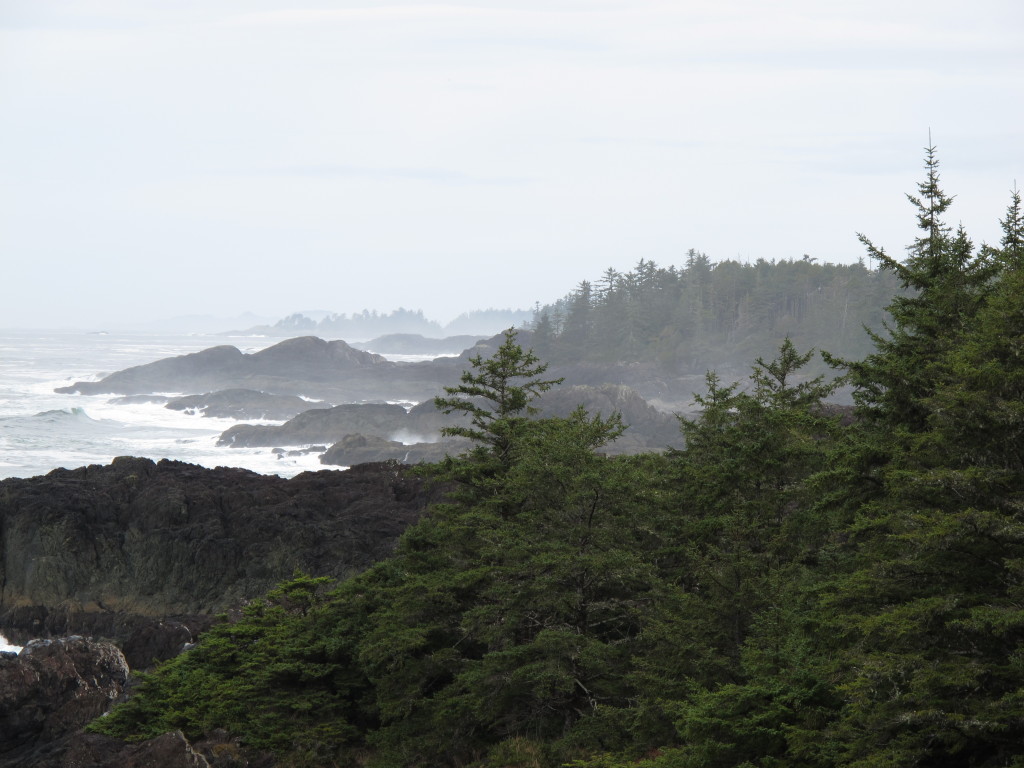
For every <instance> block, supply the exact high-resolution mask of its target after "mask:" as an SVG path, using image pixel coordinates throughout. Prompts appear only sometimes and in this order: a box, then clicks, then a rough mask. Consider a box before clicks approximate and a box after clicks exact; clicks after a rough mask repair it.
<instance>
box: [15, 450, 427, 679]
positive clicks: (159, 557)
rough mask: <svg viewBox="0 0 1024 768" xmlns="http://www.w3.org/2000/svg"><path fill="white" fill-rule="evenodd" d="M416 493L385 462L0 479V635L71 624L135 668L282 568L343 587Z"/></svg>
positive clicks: (411, 517) (153, 467) (138, 465)
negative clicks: (126, 654)
mask: <svg viewBox="0 0 1024 768" xmlns="http://www.w3.org/2000/svg"><path fill="white" fill-rule="evenodd" d="M430 493H439V492H438V491H430V492H429V493H428V491H427V490H425V489H424V487H423V484H422V482H421V481H420V480H418V479H417V478H414V477H410V476H408V475H407V474H406V473H405V472H404V471H403V470H402V468H401V467H399V466H397V465H394V464H377V465H366V466H359V467H354V468H352V469H350V470H348V471H345V472H340V471H332V470H323V471H320V472H306V473H303V474H301V475H298V476H297V477H294V478H292V479H287V480H286V479H284V478H280V477H277V476H267V475H258V474H256V473H253V472H248V471H246V470H240V469H227V468H223V467H221V468H218V469H213V470H211V469H204V468H202V467H197V466H193V465H190V464H184V463H182V462H173V461H161V462H159V463H154V462H152V461H150V460H148V459H136V458H121V459H115V460H114V462H113V463H111V464H110V465H106V466H99V465H93V466H89V467H82V468H80V469H75V470H63V469H60V470H54V471H53V472H51V473H49V474H48V475H45V476H42V477H35V478H28V479H18V478H10V479H7V480H3V481H0V585H2V588H0V631H2V632H3V633H4V634H5V635H6V636H7V637H8V638H9V639H11V640H12V641H15V642H17V641H19V640H24V639H25V638H26V637H31V636H36V637H38V636H40V635H41V634H42V635H46V634H49V633H52V632H78V631H79V628H85V629H87V630H88V631H89V632H90V633H95V634H98V635H102V636H106V637H111V638H113V639H115V640H117V641H118V642H120V643H129V644H130V643H131V642H134V643H135V644H136V645H135V646H133V650H132V653H133V655H134V656H136V657H137V660H138V658H140V657H141V659H142V660H143V662H148V661H149V659H146V658H145V656H144V655H143V654H146V653H149V652H152V650H153V649H154V648H155V647H157V646H161V644H162V645H163V647H167V648H176V647H180V641H181V640H187V635H191V634H194V633H195V632H196V631H198V630H200V629H202V626H201V625H200V624H196V623H195V622H196V621H198V620H199V618H200V617H205V620H206V621H209V620H210V616H211V615H212V614H216V613H219V612H223V611H225V610H227V609H229V608H231V607H232V606H236V605H238V604H240V603H242V602H244V601H246V600H249V599H252V598H255V597H258V596H260V595H262V594H264V593H265V592H267V591H268V590H269V589H270V588H272V587H273V586H274V585H275V584H277V583H279V582H280V581H282V580H284V579H287V578H289V577H290V576H291V575H292V574H293V573H294V572H295V571H296V570H301V571H304V572H306V573H310V574H313V575H323V576H330V577H333V578H343V577H345V576H347V575H349V574H351V573H354V572H357V571H359V570H362V569H364V568H366V567H367V566H369V565H370V564H371V563H373V562H375V561H376V560H379V559H381V558H383V557H385V556H386V555H388V554H389V553H390V552H391V551H392V548H393V547H394V544H395V542H396V541H397V538H398V536H399V535H400V534H401V532H402V531H403V530H405V528H406V527H407V526H408V525H409V524H410V523H412V522H414V521H415V520H416V519H418V517H419V516H420V514H421V513H422V511H423V510H424V508H425V507H426V505H427V504H428V503H429V502H430V501H431V499H432V498H433V497H432V496H431V495H430ZM167 617H177V618H174V619H167ZM161 620H162V621H164V622H165V624H164V625H163V626H159V625H158V624H154V621H155V622H159V621H161ZM147 621H148V622H149V623H147ZM167 621H171V622H177V624H178V625H180V626H177V625H175V624H173V623H172V624H167V623H166V622H167Z"/></svg>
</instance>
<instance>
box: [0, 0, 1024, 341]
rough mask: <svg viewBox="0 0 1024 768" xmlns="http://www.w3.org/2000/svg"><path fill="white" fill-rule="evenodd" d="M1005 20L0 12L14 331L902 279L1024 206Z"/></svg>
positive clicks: (1023, 31) (635, 5) (1023, 135)
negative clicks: (926, 182)
mask: <svg viewBox="0 0 1024 768" xmlns="http://www.w3.org/2000/svg"><path fill="white" fill-rule="evenodd" d="M1022 95H1024V3H1021V2H1020V0H974V2H972V3H970V4H968V3H964V2H962V0H955V1H949V0H931V1H929V2H921V1H918V0H884V1H882V0H858V2H849V0H841V1H839V0H776V1H775V2H772V3H766V2H763V0H756V1H755V0H708V1H705V0H671V1H670V2H661V1H660V0H628V2H619V1H618V0H587V1H585V2H584V1H579V0H543V2H540V1H535V0H509V2H505V1H504V0H493V1H491V0H483V1H479V2H459V1H455V2H447V3H437V2H416V1H415V0H407V1H406V2H390V0H377V1H376V2H346V1H344V0H341V1H338V2H319V1H317V0H309V2H302V0H297V2H294V3H285V2H283V1H282V0H174V1H173V2H172V1H171V0H160V1H156V0H0V259H2V266H3V268H2V272H0V275H2V278H0V279H2V281H3V282H2V284H3V288H4V290H3V293H2V296H3V298H2V301H0V328H14V327H21V328H32V327H76V328H79V327H80V328H83V329H90V328H91V329H96V328H106V327H111V328H116V327H123V326H128V325H131V324H137V323H145V322H150V321H157V320H165V319H168V318H173V317H177V316H182V315H196V314H200V315H214V316H217V317H225V318H227V317H234V316H237V315H240V314H241V313H244V312H252V313H256V314H257V315H259V316H262V317H266V318H272V319H276V318H279V317H283V316H285V315H288V314H291V313H293V312H300V311H309V310H326V311H330V312H339V313H341V312H345V313H352V312H358V311H362V310H364V309H370V310H373V309H376V310H379V311H389V310H392V309H395V308H398V307H404V308H408V309H422V310H423V311H424V313H425V314H426V315H427V316H428V317H431V318H434V319H438V320H440V321H442V322H445V321H447V320H450V319H452V318H453V317H455V316H456V315H458V314H459V313H461V312H464V311H467V310H470V309H474V308H486V307H500V308H503V307H514V308H526V307H532V306H534V304H535V303H536V302H540V303H542V304H544V303H548V302H551V301H553V300H555V299H557V298H559V297H561V296H563V295H565V294H566V293H567V292H569V291H570V290H572V289H573V288H574V287H575V286H576V285H577V284H578V283H579V282H580V281H581V280H585V279H588V280H594V279H596V278H598V277H599V276H600V275H601V273H602V272H603V271H604V270H605V269H606V268H607V267H614V268H616V269H619V270H627V269H630V268H631V267H633V266H634V265H635V264H636V263H637V262H638V261H639V260H640V259H648V260H654V261H655V262H657V263H658V264H660V265H669V264H682V263H684V261H685V258H686V252H687V251H688V250H689V249H691V248H693V249H696V250H697V251H700V252H703V253H706V254H707V255H708V256H709V257H710V258H711V260H712V261H714V262H718V261H723V260H726V259H737V260H740V261H749V262H754V261H756V260H757V259H762V258H763V259H767V260H780V259H791V258H801V257H802V256H803V255H804V254H808V255H810V256H812V257H813V258H816V259H818V260H820V261H831V262H844V263H848V262H853V261H856V260H857V259H858V258H861V257H862V256H863V255H864V249H863V246H862V245H861V244H860V243H859V242H858V240H857V233H858V232H863V233H865V234H867V235H868V236H869V237H871V238H872V240H873V241H874V242H875V243H876V244H877V245H880V246H882V247H884V248H885V249H886V251H887V252H888V253H890V254H892V255H896V256H902V255H903V253H904V248H905V246H906V245H907V243H909V242H910V241H911V240H912V239H913V237H914V236H915V234H916V232H915V229H914V210H913V208H912V207H911V205H910V204H909V203H908V202H907V200H906V198H905V193H907V192H914V191H915V187H916V184H917V183H918V182H919V181H920V180H921V179H922V177H923V171H922V165H923V158H924V148H925V147H926V146H927V145H928V143H929V135H930V136H931V139H930V141H931V142H932V143H933V144H934V145H935V146H936V147H937V150H938V157H939V159H940V162H941V174H942V182H943V187H944V189H945V191H946V192H947V193H949V194H952V195H955V196H956V199H955V203H954V205H953V207H952V209H951V210H950V212H949V214H948V219H949V223H951V224H952V225H954V226H956V225H957V224H961V223H962V224H963V225H964V227H965V228H966V229H967V231H968V233H969V234H970V235H971V236H972V238H973V239H974V241H975V242H976V243H978V244H980V243H981V242H984V241H987V242H990V243H995V242H998V239H999V236H1000V230H999V223H998V222H999V219H1000V218H1001V217H1002V216H1003V215H1004V213H1005V211H1006V207H1007V205H1008V203H1009V200H1010V192H1011V190H1012V189H1013V188H1014V184H1015V183H1017V184H1019V185H1021V186H1024V98H1022Z"/></svg>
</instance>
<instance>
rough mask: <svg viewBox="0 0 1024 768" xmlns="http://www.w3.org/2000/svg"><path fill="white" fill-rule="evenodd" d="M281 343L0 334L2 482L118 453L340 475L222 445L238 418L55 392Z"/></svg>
mask: <svg viewBox="0 0 1024 768" xmlns="http://www.w3.org/2000/svg"><path fill="white" fill-rule="evenodd" d="M280 341H281V339H280V338H266V337H253V336H223V335H156V334H152V335H148V334H127V333H84V332H81V331H28V330H17V331H0V478H7V477H33V476H36V475H42V474H46V473H47V472H49V471H51V470H53V469H55V468H57V467H65V468H68V469H71V468H74V467H82V466H87V465H89V464H108V463H110V461H111V460H112V459H113V458H115V457H117V456H142V457H147V458H150V459H154V460H159V459H163V458H167V459H176V460H178V461H185V462H189V463H191V464H198V465H200V466H204V467H217V466H228V467H243V468H245V469H250V470H252V471H254V472H260V473H262V474H276V475H281V476H282V477H292V476H294V475H297V474H298V473H300V472H304V471H307V470H312V471H316V470H320V469H331V468H334V469H337V467H325V466H324V465H323V464H321V463H320V461H319V459H318V457H317V456H316V455H315V454H307V455H304V456H281V455H279V454H275V453H273V452H272V449H270V448H225V447H218V446H217V445H216V442H217V438H218V437H219V436H220V434H221V433H222V432H223V431H224V430H226V429H228V428H229V427H231V426H233V425H235V424H238V423H239V422H237V421H235V420H233V419H218V418H206V417H203V416H200V415H190V414H187V413H184V412H182V411H174V410H171V409H169V408H165V407H164V406H163V405H162V404H160V403H137V404H131V405H125V404H120V403H116V402H113V401H114V400H115V398H116V397H117V396H116V395H78V394H75V395H62V394H57V393H55V392H54V389H55V388H57V387H61V386H66V385H68V384H72V383H74V382H76V381H96V380H99V379H101V378H103V377H104V376H106V375H107V374H110V373H113V372H114V371H118V370H122V369H124V368H128V367H131V366H133V365H142V364H144V363H150V362H153V361H155V360H160V359H162V358H165V357H171V356H174V355H184V354H188V353H191V352H198V351H200V350H203V349H207V348H208V347H213V346H217V345H220V344H230V345H233V346H236V347H238V348H239V349H240V350H241V351H242V352H245V353H252V352H258V351H259V350H261V349H264V348H266V347H269V346H271V345H273V344H276V343H278V342H280ZM387 357H389V358H390V359H392V360H419V359H427V356H408V355H387ZM159 394H166V395H181V394H196V393H181V392H166V393H159ZM245 423H248V424H281V423H283V422H281V421H257V420H247V421H246V422H245ZM295 447H298V446H295Z"/></svg>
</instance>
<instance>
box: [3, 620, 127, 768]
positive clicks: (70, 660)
mask: <svg viewBox="0 0 1024 768" xmlns="http://www.w3.org/2000/svg"><path fill="white" fill-rule="evenodd" d="M127 681H128V664H127V662H126V661H125V658H124V656H122V655H121V652H120V651H119V650H118V649H117V648H115V647H114V646H113V645H111V644H109V643H97V642H94V641H92V640H87V639H85V638H83V637H78V636H74V637H62V638H60V639H58V640H34V641H32V642H31V643H29V644H28V645H26V646H25V648H24V649H23V650H22V651H21V653H20V654H18V655H15V654H6V653H5V654H0V765H3V764H7V765H37V764H38V763H39V762H40V760H41V756H40V755H34V753H35V752H36V751H37V750H39V749H40V748H43V749H44V751H45V750H53V749H55V748H56V746H57V743H58V742H59V741H60V740H61V739H62V738H63V737H65V736H67V735H68V734H70V733H72V732H74V731H76V730H77V729H79V728H81V727H82V726H84V725H85V724H86V723H88V722H89V721H91V720H94V719H95V718H97V717H99V716H100V715H102V714H103V713H104V712H106V711H107V710H108V709H109V708H110V706H111V704H112V703H113V702H114V700H115V699H117V697H118V696H120V695H121V693H122V691H123V690H124V686H125V683H126V682H127Z"/></svg>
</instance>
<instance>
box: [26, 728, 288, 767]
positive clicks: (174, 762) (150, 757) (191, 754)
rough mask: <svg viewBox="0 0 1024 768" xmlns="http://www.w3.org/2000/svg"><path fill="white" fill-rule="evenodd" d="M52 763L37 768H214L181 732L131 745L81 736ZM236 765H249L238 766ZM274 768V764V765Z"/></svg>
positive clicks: (56, 754)
mask: <svg viewBox="0 0 1024 768" xmlns="http://www.w3.org/2000/svg"><path fill="white" fill-rule="evenodd" d="M54 746H55V748H51V750H50V752H51V753H53V754H52V756H51V757H49V758H48V759H37V762H36V763H35V768H214V766H216V765H218V764H219V765H231V764H232V763H228V762H222V763H217V762H213V763H211V762H210V761H209V760H207V759H206V757H205V756H204V755H203V754H202V753H200V752H199V751H197V750H196V749H195V748H194V747H193V746H192V745H191V744H189V742H188V740H187V739H186V738H185V735H184V734H183V733H182V732H181V731H174V732H172V733H164V734H162V735H160V736H157V737H156V738H153V739H147V740H146V741H141V742H138V743H136V744H129V743H126V742H124V741H121V740H120V739H113V738H111V737H109V736H101V735H100V734H97V733H77V734H74V735H73V736H72V737H71V738H69V739H67V740H66V744H58V745H54ZM234 765H238V766H243V765H247V763H244V762H235V763H234ZM270 765H272V763H270Z"/></svg>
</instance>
